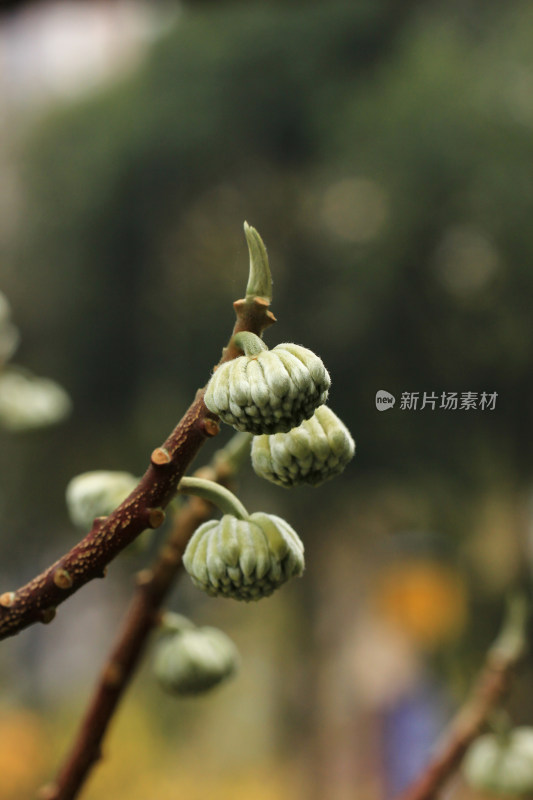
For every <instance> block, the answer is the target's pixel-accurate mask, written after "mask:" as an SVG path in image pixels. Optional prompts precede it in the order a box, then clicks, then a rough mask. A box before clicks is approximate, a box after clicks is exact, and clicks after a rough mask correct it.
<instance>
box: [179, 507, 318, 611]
mask: <svg viewBox="0 0 533 800" xmlns="http://www.w3.org/2000/svg"><path fill="white" fill-rule="evenodd" d="M303 553H304V548H303V544H302V542H301V540H300V538H299V536H298V534H297V533H296V532H295V531H293V529H292V528H291V526H290V525H289V524H288V523H287V522H285V520H283V519H281V518H280V517H276V516H274V515H273V514H263V513H261V512H256V513H255V514H252V515H251V516H250V517H248V518H246V519H238V518H237V517H235V516H233V515H231V514H225V515H224V516H223V517H222V519H221V520H209V522H204V524H203V525H200V527H199V528H198V529H197V530H196V531H195V533H194V534H193V536H192V538H191V540H190V541H189V544H188V545H187V548H186V550H185V553H184V555H183V564H184V566H185V569H186V570H187V572H188V573H189V575H190V576H191V578H192V581H193V583H194V584H195V585H196V586H197V587H198V588H199V589H203V591H204V592H207V594H210V595H213V596H217V595H222V596H224V597H233V598H235V599H236V600H247V601H248V600H259V599H260V598H261V597H268V595H270V594H272V592H273V591H274V589H277V587H278V586H281V584H282V583H285V581H287V580H289V578H292V577H293V576H298V575H301V574H302V572H303V569H304V555H303Z"/></svg>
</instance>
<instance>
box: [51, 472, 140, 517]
mask: <svg viewBox="0 0 533 800" xmlns="http://www.w3.org/2000/svg"><path fill="white" fill-rule="evenodd" d="M138 481H139V479H138V478H136V477H135V476H134V475H130V473H129V472H111V471H106V470H95V471H93V472H82V473H81V475H76V477H75V478H72V480H71V481H69V484H68V486H67V490H66V501H67V508H68V512H69V516H70V519H71V520H72V522H73V523H74V525H76V526H77V527H79V528H82V529H86V530H88V529H89V528H90V527H91V525H92V524H93V520H94V519H95V518H96V517H107V515H108V514H111V513H112V512H113V511H114V510H115V508H117V507H118V506H119V505H120V504H121V503H122V501H123V500H125V499H126V497H127V496H128V495H129V494H130V492H132V491H133V490H134V489H135V487H136V486H137V483H138Z"/></svg>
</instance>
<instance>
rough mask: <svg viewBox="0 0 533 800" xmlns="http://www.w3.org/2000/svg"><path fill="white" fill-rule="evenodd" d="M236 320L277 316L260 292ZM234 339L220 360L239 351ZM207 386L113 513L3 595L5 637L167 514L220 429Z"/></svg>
mask: <svg viewBox="0 0 533 800" xmlns="http://www.w3.org/2000/svg"><path fill="white" fill-rule="evenodd" d="M234 307H235V312H236V315H237V320H236V323H235V327H234V330H233V335H234V334H236V333H238V332H240V331H252V332H253V333H256V334H258V335H261V333H262V332H263V330H264V329H265V328H266V327H267V326H268V325H270V324H271V323H272V322H274V321H275V318H274V316H273V314H272V313H271V312H270V311H269V310H268V303H267V302H266V301H265V300H263V299H262V298H260V297H258V298H255V299H253V300H250V301H246V300H237V301H236V302H235V303H234ZM240 354H241V351H240V350H238V349H236V348H235V346H234V345H232V343H231V339H230V344H229V345H228V347H227V348H226V349H225V350H224V352H223V355H222V358H221V361H220V363H222V362H223V361H228V360H230V359H232V358H235V357H236V356H237V355H240ZM203 396H204V390H200V391H198V393H197V395H196V399H195V400H194V402H193V403H192V405H191V406H190V407H189V409H188V410H187V412H186V413H185V415H184V416H183V418H182V419H181V421H180V422H179V423H178V425H177V427H176V428H175V429H174V431H173V432H172V433H171V434H170V436H169V437H168V439H167V440H166V441H165V442H164V444H163V445H162V446H161V447H158V448H157V449H156V450H154V452H153V453H152V457H151V464H150V466H149V467H148V469H147V471H146V473H145V474H144V476H143V477H142V478H141V481H140V482H139V485H138V486H137V487H136V488H135V489H134V490H133V492H132V493H131V494H130V495H129V497H127V499H126V500H125V501H124V502H123V503H122V504H121V505H120V506H119V507H118V508H117V509H116V510H115V511H114V512H113V513H112V514H110V515H109V516H108V517H104V518H98V519H96V520H95V521H94V524H93V527H92V529H91V531H90V532H89V533H88V534H87V535H86V536H85V537H84V538H83V539H82V540H81V541H80V542H79V543H78V544H77V545H75V546H74V547H73V548H72V549H71V550H70V551H69V552H68V553H67V554H66V555H64V556H62V558H60V559H59V560H58V561H56V562H55V563H54V564H52V566H51V567H49V568H48V569H46V570H45V571H44V572H42V573H41V574H40V575H38V576H37V577H36V578H34V579H33V580H32V581H30V582H29V583H27V584H26V585H25V586H22V587H21V588H20V589H17V591H15V592H4V594H2V595H0V639H5V638H7V637H8V636H13V635H14V634H16V633H18V632H19V631H21V630H22V629H23V628H26V627H27V626H28V625H31V624H33V623H34V622H44V623H47V622H51V620H52V619H53V618H54V616H55V611H56V607H57V606H58V605H59V604H60V603H63V602H64V601H65V600H66V599H67V598H68V597H70V595H71V594H74V592H76V591H78V589H80V588H81V587H82V586H83V585H84V584H86V583H87V582H88V581H90V580H93V578H102V577H104V575H105V570H106V567H107V565H108V564H109V563H110V562H111V561H112V560H113V559H114V558H115V556H117V555H118V553H120V551H121V550H123V549H124V548H125V547H126V546H127V545H129V544H130V543H131V542H132V541H133V540H134V539H135V538H136V537H137V536H138V535H139V534H140V533H142V531H144V530H145V529H146V528H150V527H152V528H156V527H158V526H159V525H161V523H162V522H163V520H164V513H163V512H162V509H164V508H165V507H166V506H167V505H168V503H169V502H170V500H171V499H172V497H173V496H174V494H175V493H176V487H177V485H178V483H179V481H180V480H181V478H182V477H183V475H184V473H185V470H186V469H187V467H188V466H189V464H190V463H191V461H192V460H193V458H194V457H195V456H196V454H197V452H198V450H199V449H200V447H201V446H202V444H203V443H204V442H205V440H206V439H207V438H209V437H210V436H214V435H216V434H217V433H218V430H219V428H218V423H217V417H216V416H215V415H213V414H211V412H210V411H208V409H207V407H206V405H205V403H204V401H203Z"/></svg>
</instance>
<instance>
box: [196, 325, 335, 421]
mask: <svg viewBox="0 0 533 800" xmlns="http://www.w3.org/2000/svg"><path fill="white" fill-rule="evenodd" d="M239 336H240V337H241V341H242V347H243V349H244V350H245V355H244V356H240V357H239V358H235V359H233V360H232V361H228V362H226V363H225V364H221V365H220V366H219V367H218V369H217V370H216V372H215V373H214V375H213V376H212V378H211V380H210V381H209V384H208V386H207V390H206V393H205V404H206V406H207V407H208V408H209V410H210V411H212V412H213V413H214V414H217V415H218V416H219V417H220V418H221V419H222V420H223V421H224V422H226V423H227V424H228V425H233V427H234V428H236V429H237V430H240V431H248V432H249V433H255V434H261V433H277V432H286V431H290V430H291V428H294V427H296V426H297V425H299V424H300V423H301V422H302V421H303V420H304V419H308V418H309V417H310V416H312V414H313V412H314V410H315V408H316V407H317V406H319V405H321V404H322V403H324V402H325V400H326V398H327V395H328V389H329V386H330V378H329V375H328V373H327V371H326V368H325V367H324V365H323V363H322V361H321V360H320V358H319V357H318V356H316V355H315V354H314V353H312V352H311V350H307V349H306V348H305V347H300V346H299V345H297V344H290V343H286V344H278V345H277V346H276V347H274V348H273V350H268V348H267V346H266V345H265V344H264V342H263V341H262V340H261V339H260V338H259V337H258V336H255V334H253V333H246V334H239ZM245 337H246V338H245Z"/></svg>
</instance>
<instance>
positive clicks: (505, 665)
mask: <svg viewBox="0 0 533 800" xmlns="http://www.w3.org/2000/svg"><path fill="white" fill-rule="evenodd" d="M527 615H528V607H527V603H526V601H525V599H524V598H523V597H521V596H520V597H515V598H513V599H512V600H511V602H510V604H509V609H508V613H507V616H506V619H505V622H504V625H503V628H502V632H501V634H500V636H499V637H498V639H497V640H496V642H495V643H494V644H493V646H492V647H491V648H490V650H489V652H488V653H487V657H486V660H485V664H484V666H483V669H482V671H481V673H480V674H479V677H478V679H477V681H476V683H475V685H474V688H473V690H472V693H471V695H470V697H469V699H468V700H467V702H466V703H465V705H464V706H463V707H462V708H461V709H460V710H459V712H458V714H457V716H456V717H455V719H454V720H452V723H451V725H450V727H449V729H448V731H447V732H446V733H445V735H444V737H443V740H442V744H441V746H440V748H439V750H438V752H437V753H436V754H435V756H434V758H433V759H432V760H431V761H430V763H429V764H428V765H427V766H426V768H425V770H424V772H423V773H422V775H420V777H419V778H417V780H415V782H414V783H413V784H412V785H411V786H409V787H408V788H407V789H406V790H405V791H404V792H403V793H402V794H401V795H400V797H398V798H397V800H434V798H436V797H437V794H438V792H439V791H440V789H441V788H442V787H443V785H444V783H445V782H446V781H447V780H448V778H450V777H451V776H452V775H453V774H454V772H455V771H456V770H457V768H458V767H459V765H460V763H461V761H462V759H463V756H464V755H465V753H466V751H467V749H468V748H469V746H470V745H471V744H472V742H473V741H474V740H475V739H476V738H477V737H478V736H479V735H480V733H481V732H482V731H483V728H484V727H485V725H486V724H487V721H488V719H489V717H490V715H491V713H492V712H493V711H494V709H495V708H496V707H497V706H498V705H499V703H500V702H501V701H502V700H503V698H504V697H505V695H506V694H507V692H508V690H509V687H510V684H511V681H512V678H513V675H514V672H515V668H516V666H517V664H518V662H519V661H520V660H521V658H522V656H523V655H524V651H525V625H526V621H527Z"/></svg>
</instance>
